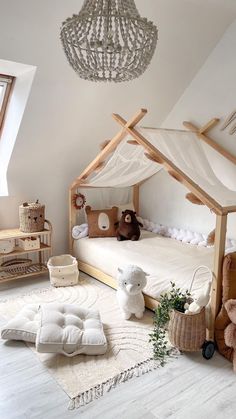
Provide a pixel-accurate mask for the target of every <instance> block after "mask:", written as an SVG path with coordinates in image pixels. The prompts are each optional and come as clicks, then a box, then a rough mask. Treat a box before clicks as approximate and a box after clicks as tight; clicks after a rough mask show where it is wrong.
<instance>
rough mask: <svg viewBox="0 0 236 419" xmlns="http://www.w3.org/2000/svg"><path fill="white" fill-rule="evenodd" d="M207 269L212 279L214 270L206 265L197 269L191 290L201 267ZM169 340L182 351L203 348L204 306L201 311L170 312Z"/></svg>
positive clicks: (204, 332)
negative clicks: (186, 312)
mask: <svg viewBox="0 0 236 419" xmlns="http://www.w3.org/2000/svg"><path fill="white" fill-rule="evenodd" d="M202 268H204V269H207V272H208V273H209V274H210V277H211V280H212V272H211V271H210V269H209V268H207V267H205V266H199V267H198V268H197V269H195V271H194V273H193V277H192V280H191V284H190V287H189V291H190V292H191V290H192V286H193V282H194V280H195V277H196V273H197V272H198V271H199V270H200V269H202ZM168 334H169V340H170V342H171V344H172V345H173V346H175V347H176V348H178V349H180V350H181V351H198V350H200V349H201V348H202V345H203V343H204V342H205V339H206V310H205V307H203V308H202V310H201V311H200V313H196V314H185V313H181V312H180V311H177V310H173V311H172V312H171V313H170V321H169V326H168Z"/></svg>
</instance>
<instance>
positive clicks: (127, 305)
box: [116, 265, 149, 320]
mask: <svg viewBox="0 0 236 419" xmlns="http://www.w3.org/2000/svg"><path fill="white" fill-rule="evenodd" d="M148 275H149V274H147V273H146V272H144V271H143V270H142V269H141V268H139V266H136V265H127V266H126V267H125V268H123V269H121V268H118V276H117V280H118V288H117V293H116V295H117V300H118V304H119V306H120V309H121V312H122V314H123V317H124V319H126V320H128V319H129V318H130V317H131V315H132V314H134V315H135V316H136V317H137V319H141V318H142V317H143V313H144V310H145V305H144V298H143V293H142V290H143V289H144V287H145V285H146V283H147V279H146V276H148Z"/></svg>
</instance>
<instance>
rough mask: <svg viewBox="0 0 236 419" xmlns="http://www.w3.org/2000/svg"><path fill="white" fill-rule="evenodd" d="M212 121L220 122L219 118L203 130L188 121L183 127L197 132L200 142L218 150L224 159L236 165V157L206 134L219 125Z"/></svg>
mask: <svg viewBox="0 0 236 419" xmlns="http://www.w3.org/2000/svg"><path fill="white" fill-rule="evenodd" d="M212 121H217V122H218V120H217V118H215V119H213V120H211V121H210V122H208V124H206V125H205V126H204V127H203V128H199V127H197V126H196V125H195V124H193V123H192V122H188V121H184V122H183V125H184V126H185V127H186V128H188V129H189V130H191V131H194V132H196V135H197V136H198V138H199V139H200V140H202V141H204V142H205V143H206V144H208V145H209V146H210V147H211V148H213V149H214V150H216V151H217V152H218V153H220V154H221V155H222V156H223V157H225V158H226V159H228V160H229V161H230V162H231V163H233V164H235V165H236V157H235V156H234V155H233V154H231V153H230V152H229V151H227V150H226V149H225V148H224V147H222V146H221V145H220V144H218V143H217V142H216V141H214V140H213V139H212V138H210V137H209V136H208V135H206V134H205V133H206V132H207V131H209V129H210V128H212V127H213V126H214V125H215V124H216V123H217V122H215V123H213V122H212ZM209 124H210V126H209Z"/></svg>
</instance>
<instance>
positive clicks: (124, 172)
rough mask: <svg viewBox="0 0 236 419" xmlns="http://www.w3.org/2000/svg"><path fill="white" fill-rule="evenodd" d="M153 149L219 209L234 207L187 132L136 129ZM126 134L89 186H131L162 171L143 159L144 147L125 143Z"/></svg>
mask: <svg viewBox="0 0 236 419" xmlns="http://www.w3.org/2000/svg"><path fill="white" fill-rule="evenodd" d="M136 129H137V131H138V132H139V133H140V134H142V136H143V137H145V138H146V139H147V140H148V141H149V142H150V143H151V144H152V145H153V146H154V147H155V148H156V149H157V150H159V151H160V152H161V153H162V154H163V155H164V156H165V157H166V158H167V159H168V160H169V161H171V162H172V163H173V164H174V165H175V166H176V167H177V168H178V169H180V170H181V171H182V172H183V173H184V174H185V175H187V176H188V177H189V178H190V179H191V180H192V181H193V182H194V183H195V184H197V185H198V186H199V187H200V188H201V189H202V190H203V191H205V192H206V193H207V194H208V195H209V196H210V197H211V198H213V199H214V200H215V201H216V202H217V203H218V204H220V205H221V206H222V207H227V206H231V205H236V191H232V190H230V189H228V188H227V187H226V186H225V185H224V184H223V183H222V182H221V181H220V179H219V178H218V177H217V176H216V175H215V173H214V172H213V170H212V168H211V165H210V162H209V160H208V157H207V153H206V150H205V149H204V146H203V144H202V142H201V141H200V140H199V139H198V138H197V135H196V134H195V133H193V132H189V131H180V130H165V129H152V128H141V127H139V128H136ZM130 139H132V136H130V135H127V136H126V137H125V138H124V139H123V140H122V142H121V143H120V144H119V145H118V147H117V148H116V150H115V151H114V153H113V154H112V155H111V157H110V158H109V160H108V161H107V163H106V165H105V167H104V168H103V169H102V170H101V171H100V172H99V173H98V174H96V175H95V176H93V177H92V178H91V179H90V181H89V184H90V185H92V186H97V187H124V186H132V185H134V184H136V183H139V182H141V181H143V180H145V179H147V178H149V177H150V176H152V175H154V174H155V173H157V172H158V171H160V170H161V169H162V166H161V165H160V164H158V163H155V162H152V161H151V160H149V159H148V158H147V157H146V156H145V154H144V153H145V152H146V150H145V148H144V147H142V146H138V145H132V144H128V143H127V140H130Z"/></svg>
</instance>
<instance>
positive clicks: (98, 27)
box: [60, 0, 158, 82]
mask: <svg viewBox="0 0 236 419" xmlns="http://www.w3.org/2000/svg"><path fill="white" fill-rule="evenodd" d="M60 37H61V42H62V45H63V49H64V51H65V54H66V57H67V59H68V61H69V63H70V65H71V66H72V67H73V69H74V70H75V71H76V73H77V74H78V75H79V77H81V78H83V79H86V80H90V81H114V82H121V81H128V80H132V79H134V78H136V77H139V76H140V75H141V74H142V73H143V72H144V71H145V70H146V68H147V67H148V65H149V63H150V61H151V59H152V56H153V54H154V51H155V48H156V43H157V37H158V31H157V28H156V26H155V25H154V24H153V23H152V22H149V21H148V20H147V19H146V18H142V17H140V15H139V12H138V10H137V8H136V6H135V3H134V0H84V3H83V6H82V8H81V10H80V12H79V14H78V15H73V16H72V17H71V18H68V19H66V21H65V22H63V23H62V28H61V35H60Z"/></svg>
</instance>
